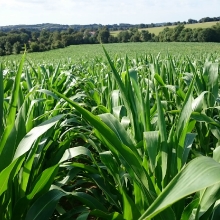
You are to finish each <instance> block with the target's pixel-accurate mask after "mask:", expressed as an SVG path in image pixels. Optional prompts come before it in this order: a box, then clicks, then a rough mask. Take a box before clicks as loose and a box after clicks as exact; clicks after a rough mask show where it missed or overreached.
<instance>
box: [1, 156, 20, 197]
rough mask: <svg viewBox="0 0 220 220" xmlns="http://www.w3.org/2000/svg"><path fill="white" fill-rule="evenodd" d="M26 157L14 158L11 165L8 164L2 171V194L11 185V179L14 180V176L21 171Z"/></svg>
mask: <svg viewBox="0 0 220 220" xmlns="http://www.w3.org/2000/svg"><path fill="white" fill-rule="evenodd" d="M23 161H24V157H19V158H17V159H16V160H14V161H13V162H12V163H11V164H10V165H9V166H7V167H6V168H5V169H4V170H2V171H1V173H0V179H1V185H0V196H1V195H2V193H4V192H5V191H6V190H7V189H8V186H9V181H12V179H13V178H14V176H15V175H16V174H17V173H18V172H19V171H20V168H21V166H22V163H23Z"/></svg>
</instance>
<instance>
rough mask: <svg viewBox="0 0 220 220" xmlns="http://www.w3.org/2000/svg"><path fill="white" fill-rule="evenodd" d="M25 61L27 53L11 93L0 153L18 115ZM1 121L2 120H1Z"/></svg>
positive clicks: (23, 57) (0, 139) (22, 60)
mask: <svg viewBox="0 0 220 220" xmlns="http://www.w3.org/2000/svg"><path fill="white" fill-rule="evenodd" d="M24 61H25V54H24V55H23V56H22V59H21V62H20V64H19V68H18V71H17V74H16V77H15V82H14V85H13V90H12V93H11V100H10V108H9V111H8V115H7V118H6V128H5V130H4V132H3V134H2V136H1V137H0V155H1V153H2V150H3V148H4V146H5V143H6V141H7V139H8V137H9V135H10V132H11V130H12V129H13V126H14V121H15V115H16V110H17V104H18V94H19V89H20V79H21V74H22V68H23V65H24ZM0 123H1V121H0Z"/></svg>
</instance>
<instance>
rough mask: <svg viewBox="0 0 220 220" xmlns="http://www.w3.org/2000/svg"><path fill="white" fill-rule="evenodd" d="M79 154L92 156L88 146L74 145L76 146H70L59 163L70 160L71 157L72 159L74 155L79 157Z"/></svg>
mask: <svg viewBox="0 0 220 220" xmlns="http://www.w3.org/2000/svg"><path fill="white" fill-rule="evenodd" d="M79 155H86V156H88V157H90V158H92V155H91V152H90V150H88V149H87V148H85V147H74V148H69V149H67V150H66V151H65V152H64V154H63V157H62V158H61V159H60V161H59V163H62V162H64V161H66V160H69V159H72V158H73V157H77V156H79Z"/></svg>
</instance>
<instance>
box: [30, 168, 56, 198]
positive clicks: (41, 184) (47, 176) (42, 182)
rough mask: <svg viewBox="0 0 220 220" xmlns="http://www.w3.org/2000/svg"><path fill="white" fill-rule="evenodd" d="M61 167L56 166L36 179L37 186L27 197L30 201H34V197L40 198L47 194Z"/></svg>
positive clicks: (35, 185)
mask: <svg viewBox="0 0 220 220" xmlns="http://www.w3.org/2000/svg"><path fill="white" fill-rule="evenodd" d="M58 169H59V166H58V165H54V166H53V167H49V168H47V169H46V170H44V171H43V172H42V173H41V174H40V176H39V177H38V178H37V179H36V181H35V184H34V186H33V189H32V190H31V192H30V193H29V194H28V195H27V198H28V199H29V200H32V199H33V198H34V197H35V198H38V197H39V196H41V195H42V194H44V193H46V192H47V191H48V190H49V188H50V186H51V184H52V183H53V181H54V178H55V176H56V174H57V172H58Z"/></svg>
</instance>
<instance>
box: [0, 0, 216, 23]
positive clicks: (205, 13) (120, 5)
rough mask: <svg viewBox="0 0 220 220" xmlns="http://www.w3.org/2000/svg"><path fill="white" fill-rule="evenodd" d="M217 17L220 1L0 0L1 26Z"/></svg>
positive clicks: (182, 19)
mask: <svg viewBox="0 0 220 220" xmlns="http://www.w3.org/2000/svg"><path fill="white" fill-rule="evenodd" d="M219 16H220V0H134V1H133V0H121V1H120V0H0V26H4V25H17V24H41V23H56V24H68V25H71V24H82V25H83V24H94V23H96V24H103V25H106V24H119V23H130V24H140V23H144V24H149V23H161V22H175V21H181V22H182V21H187V20H188V19H189V18H191V19H196V20H199V19H200V18H203V17H219Z"/></svg>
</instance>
